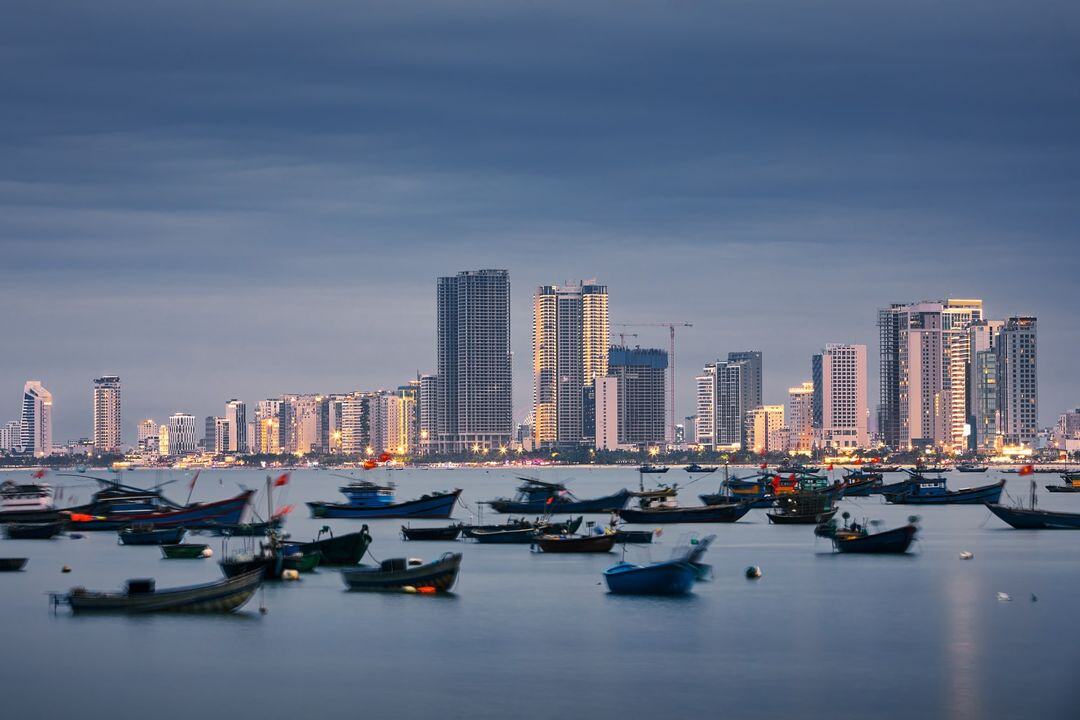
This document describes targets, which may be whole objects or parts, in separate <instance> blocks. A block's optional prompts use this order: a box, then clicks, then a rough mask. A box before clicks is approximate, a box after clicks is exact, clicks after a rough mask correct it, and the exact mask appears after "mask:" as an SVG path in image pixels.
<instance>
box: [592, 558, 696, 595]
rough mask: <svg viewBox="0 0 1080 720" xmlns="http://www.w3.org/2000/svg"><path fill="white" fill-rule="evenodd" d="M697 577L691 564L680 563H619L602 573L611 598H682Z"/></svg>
mask: <svg viewBox="0 0 1080 720" xmlns="http://www.w3.org/2000/svg"><path fill="white" fill-rule="evenodd" d="M697 575H698V573H697V569H696V568H694V566H693V565H691V564H690V563H688V562H682V561H667V562H660V563H653V564H652V565H633V564H631V563H619V564H618V565H615V566H614V567H610V568H608V569H607V570H605V571H604V581H605V582H606V583H607V586H608V591H609V592H611V593H612V594H614V595H685V594H686V593H688V592H690V590H691V589H692V588H693V587H694V581H695V580H697Z"/></svg>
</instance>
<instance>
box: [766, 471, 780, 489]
mask: <svg viewBox="0 0 1080 720" xmlns="http://www.w3.org/2000/svg"><path fill="white" fill-rule="evenodd" d="M769 484H770V485H772V488H773V492H776V489H777V488H778V487H780V476H779V475H773V478H772V482H771V483H769Z"/></svg>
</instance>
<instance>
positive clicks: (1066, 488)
mask: <svg viewBox="0 0 1080 720" xmlns="http://www.w3.org/2000/svg"><path fill="white" fill-rule="evenodd" d="M1046 489H1047V490H1049V491H1050V492H1054V493H1074V492H1080V485H1047V486H1046Z"/></svg>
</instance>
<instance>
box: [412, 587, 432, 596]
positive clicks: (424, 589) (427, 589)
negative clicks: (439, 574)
mask: <svg viewBox="0 0 1080 720" xmlns="http://www.w3.org/2000/svg"><path fill="white" fill-rule="evenodd" d="M416 589H417V590H419V591H420V594H421V595H434V594H435V588H434V586H432V585H422V586H420V587H418V588H416Z"/></svg>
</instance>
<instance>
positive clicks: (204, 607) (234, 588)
mask: <svg viewBox="0 0 1080 720" xmlns="http://www.w3.org/2000/svg"><path fill="white" fill-rule="evenodd" d="M262 581H263V578H262V574H261V573H259V572H251V573H247V574H245V575H240V576H237V577H234V578H226V579H225V580H220V581H218V582H213V583H207V584H205V585H194V586H191V587H182V588H175V589H171V590H160V591H156V592H152V593H145V594H138V595H129V594H127V593H95V592H87V591H85V590H82V591H80V590H79V589H75V590H72V591H71V592H69V593H68V594H67V595H65V596H63V597H62V599H63V601H65V602H67V603H68V604H69V605H70V606H71V609H72V611H73V612H99V613H151V612H179V613H227V612H233V611H235V610H237V609H239V608H241V607H242V606H243V605H244V603H246V602H247V601H248V600H250V599H251V596H252V595H254V594H255V591H256V590H258V589H259V586H260V585H261V584H262Z"/></svg>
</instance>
